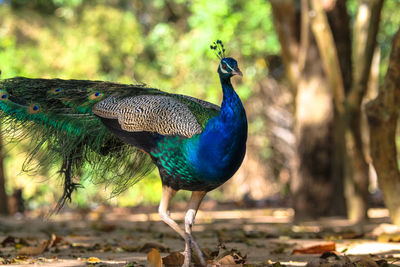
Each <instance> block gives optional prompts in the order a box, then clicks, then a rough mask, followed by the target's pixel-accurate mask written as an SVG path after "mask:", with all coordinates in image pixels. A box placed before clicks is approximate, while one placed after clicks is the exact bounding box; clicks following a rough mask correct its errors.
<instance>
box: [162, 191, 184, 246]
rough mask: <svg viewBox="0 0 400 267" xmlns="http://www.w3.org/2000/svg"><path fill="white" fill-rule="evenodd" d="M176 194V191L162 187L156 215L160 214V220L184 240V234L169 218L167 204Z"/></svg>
mask: <svg viewBox="0 0 400 267" xmlns="http://www.w3.org/2000/svg"><path fill="white" fill-rule="evenodd" d="M176 192H177V191H176V190H174V189H172V188H171V187H169V186H165V185H163V189H162V197H161V202H160V206H159V207H158V214H160V217H161V220H163V221H164V222H165V223H166V224H168V225H169V226H170V227H171V228H172V229H174V231H175V232H177V233H178V234H179V235H180V236H181V237H182V238H183V239H185V240H186V236H185V232H184V231H183V230H182V229H181V228H180V227H179V225H178V224H177V223H176V222H175V221H174V220H172V219H171V217H170V216H169V210H168V207H169V203H170V202H171V199H172V198H173V197H174V196H175V194H176Z"/></svg>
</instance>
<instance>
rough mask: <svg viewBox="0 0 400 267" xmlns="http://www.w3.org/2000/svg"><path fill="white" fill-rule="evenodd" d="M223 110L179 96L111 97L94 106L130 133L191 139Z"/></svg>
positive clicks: (99, 113) (98, 112)
mask: <svg viewBox="0 0 400 267" xmlns="http://www.w3.org/2000/svg"><path fill="white" fill-rule="evenodd" d="M218 110H219V107H218V106H216V105H213V104H211V103H208V102H206V101H202V100H199V99H196V98H192V97H188V96H183V95H175V94H167V93H164V94H156V95H151V94H145V95H139V96H133V97H126V98H121V97H119V96H110V97H108V98H106V99H105V100H103V101H100V102H99V103H97V104H96V105H94V107H93V113H95V114H96V115H98V116H99V117H102V118H106V119H115V120H118V123H119V124H120V127H121V129H122V130H124V131H128V132H151V133H158V134H161V135H173V136H175V135H179V136H183V137H187V138H190V137H192V136H193V135H196V134H200V133H201V132H202V131H203V129H204V127H205V124H206V121H208V120H209V119H210V118H211V117H213V116H216V115H217V114H218Z"/></svg>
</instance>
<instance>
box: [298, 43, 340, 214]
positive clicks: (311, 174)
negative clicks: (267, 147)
mask: <svg viewBox="0 0 400 267" xmlns="http://www.w3.org/2000/svg"><path fill="white" fill-rule="evenodd" d="M309 44H310V45H309V47H308V50H307V59H306V63H305V68H304V71H303V73H302V75H301V76H300V80H299V86H298V90H297V97H296V129H295V134H296V137H297V159H296V161H295V170H294V172H293V179H292V184H291V190H292V194H293V207H294V209H295V212H296V213H295V216H296V219H297V220H304V219H308V218H317V217H320V216H334V215H335V216H336V215H339V216H340V215H345V214H346V208H345V207H346V206H345V201H344V195H343V175H342V173H341V170H342V168H340V167H339V168H334V165H335V164H338V163H337V162H335V161H334V160H333V157H334V154H335V153H334V151H335V149H337V147H335V145H334V144H335V143H336V142H335V139H336V138H337V136H335V132H334V131H333V127H334V122H335V120H334V116H333V114H334V108H333V105H332V94H331V90H330V88H329V86H328V83H327V81H326V78H325V75H324V72H323V71H322V62H321V58H320V55H319V53H318V48H317V46H316V44H315V42H314V41H312V40H310V42H309ZM338 165H340V164H338Z"/></svg>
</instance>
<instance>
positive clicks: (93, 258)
mask: <svg viewBox="0 0 400 267" xmlns="http://www.w3.org/2000/svg"><path fill="white" fill-rule="evenodd" d="M87 262H88V263H100V262H101V260H100V259H99V258H97V257H89V258H88V259H87Z"/></svg>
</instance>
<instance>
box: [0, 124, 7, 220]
mask: <svg viewBox="0 0 400 267" xmlns="http://www.w3.org/2000/svg"><path fill="white" fill-rule="evenodd" d="M2 148H3V144H2V136H1V131H0V214H8V204H7V203H8V202H7V194H6V189H5V183H6V181H5V177H4V168H3V149H2Z"/></svg>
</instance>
